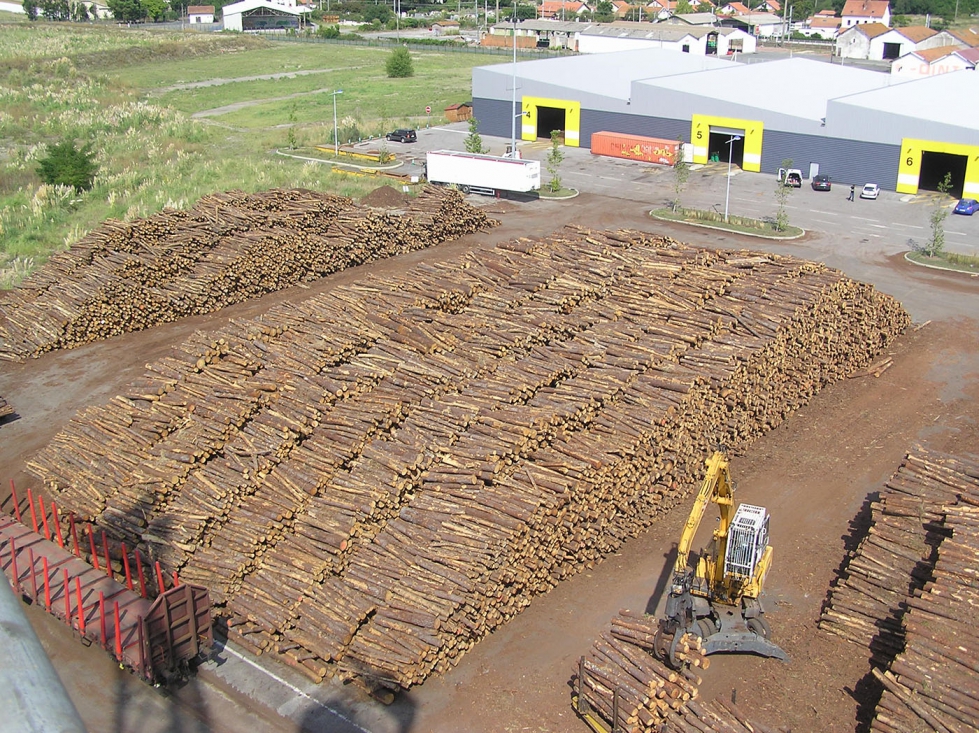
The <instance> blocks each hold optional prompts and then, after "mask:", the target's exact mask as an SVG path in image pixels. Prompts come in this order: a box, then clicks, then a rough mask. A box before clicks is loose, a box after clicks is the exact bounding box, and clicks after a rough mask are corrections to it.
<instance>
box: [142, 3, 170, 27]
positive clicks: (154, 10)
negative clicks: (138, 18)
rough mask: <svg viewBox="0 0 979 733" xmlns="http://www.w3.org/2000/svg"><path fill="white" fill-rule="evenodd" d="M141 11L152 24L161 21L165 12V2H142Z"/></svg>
mask: <svg viewBox="0 0 979 733" xmlns="http://www.w3.org/2000/svg"><path fill="white" fill-rule="evenodd" d="M142 5H143V10H144V11H146V14H147V15H148V16H149V17H150V18H152V19H153V21H154V22H159V21H161V20H163V16H164V14H165V13H166V12H167V0H142Z"/></svg>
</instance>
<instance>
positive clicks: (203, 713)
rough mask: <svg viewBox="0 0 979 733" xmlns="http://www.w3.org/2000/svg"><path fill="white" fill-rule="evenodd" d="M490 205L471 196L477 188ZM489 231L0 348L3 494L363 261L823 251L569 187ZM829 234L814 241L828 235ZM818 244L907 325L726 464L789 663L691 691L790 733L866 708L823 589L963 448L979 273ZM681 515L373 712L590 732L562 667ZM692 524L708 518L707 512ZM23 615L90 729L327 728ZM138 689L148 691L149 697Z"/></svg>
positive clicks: (502, 210)
mask: <svg viewBox="0 0 979 733" xmlns="http://www.w3.org/2000/svg"><path fill="white" fill-rule="evenodd" d="M484 203H486V202H484ZM487 210H488V211H490V212H492V213H494V214H495V215H496V216H497V218H499V219H501V220H502V221H503V226H501V227H499V228H497V229H494V230H492V231H490V232H488V233H486V234H482V235H475V236H471V237H467V238H465V239H463V240H460V241H457V242H453V243H449V244H447V245H443V246H441V247H438V248H435V249H433V250H427V251H424V252H416V253H412V254H411V255H408V256H406V257H403V258H399V259H398V260H391V261H385V262H380V263H375V264H374V265H371V266H367V267H360V268H356V269H353V270H349V271H347V272H344V273H340V274H338V275H336V276H334V277H331V278H327V279H325V280H322V281H319V282H317V283H313V284H311V285H310V286H308V287H298V288H293V289H291V290H289V291H285V292H282V293H277V294H274V295H271V296H267V297H265V298H262V299H261V300H258V301H254V302H251V303H247V304H243V305H241V306H236V307H234V308H229V309H227V310H225V311H222V312H219V313H216V314H213V315H211V316H207V317H200V318H194V319H188V320H187V321H182V322H180V323H175V324H167V325H164V326H161V327H158V328H154V329H151V330H149V331H145V332H142V333H137V334H129V335H127V336H124V337H121V338H118V339H114V340H112V341H108V342H104V343H100V344H91V345H89V346H86V347H83V348H79V349H75V350H73V351H68V352H59V353H53V354H48V355H46V356H44V357H42V358H41V359H37V360H32V361H30V362H28V363H26V364H22V365H19V364H10V363H0V394H2V395H3V396H4V397H5V398H6V399H7V401H8V402H9V403H10V404H11V405H13V406H14V408H15V409H16V410H17V418H16V419H13V420H10V421H8V422H6V423H4V424H3V425H0V466H2V470H0V479H3V482H2V488H0V498H5V496H6V495H7V494H9V491H8V490H7V488H6V487H7V481H6V479H8V478H10V479H14V480H15V481H16V482H17V485H18V486H22V487H27V486H29V485H33V484H32V480H31V479H29V477H28V476H27V475H26V474H25V473H24V471H23V469H24V464H25V461H26V460H27V459H28V458H29V457H30V456H31V455H32V454H33V453H34V452H35V451H37V450H38V449H39V448H41V447H42V446H43V445H45V444H46V443H47V442H48V441H49V440H50V439H51V438H52V437H53V436H54V435H55V434H56V433H57V431H58V430H59V429H60V428H61V427H62V426H63V425H64V424H65V423H66V422H67V421H68V420H69V419H70V418H71V417H72V415H74V413H75V412H76V411H77V410H78V409H80V408H81V407H84V406H86V405H89V404H92V403H99V402H103V401H105V400H107V399H109V398H110V397H111V396H113V395H114V394H116V393H117V392H118V391H119V390H120V389H121V387H122V386H123V385H125V384H126V383H127V382H128V381H130V380H131V379H133V378H134V377H136V376H138V375H139V374H141V373H142V371H143V368H144V365H145V364H146V363H147V362H149V361H152V360H154V359H156V358H158V357H160V356H163V355H165V354H166V353H167V351H168V350H169V347H170V345H171V344H172V343H175V342H178V341H179V340H181V339H183V338H185V337H186V336H188V335H189V334H191V333H192V332H193V331H194V330H196V329H211V328H214V327H216V326H217V325H220V324H221V323H223V322H225V321H226V319H228V318H231V317H235V318H241V317H248V316H253V315H256V314H259V313H261V312H263V311H264V310H265V309H267V308H269V307H270V306H272V305H274V304H276V303H279V302H282V301H285V300H295V299H301V298H305V297H307V296H308V294H309V293H310V292H319V291H322V290H328V289H330V288H332V287H335V286H336V285H337V284H339V283H345V282H349V281H351V280H354V279H357V278H361V277H363V276H364V275H365V274H367V273H369V272H384V271H389V270H390V269H391V268H398V269H403V268H404V267H405V266H407V265H408V264H410V263H412V262H416V261H420V260H423V259H433V258H442V257H449V256H454V255H456V254H458V253H460V252H464V251H466V250H468V249H471V248H473V247H478V246H483V245H485V244H492V243H495V242H497V241H501V240H505V239H510V238H513V237H517V236H533V235H542V234H546V233H548V232H550V231H553V230H554V229H556V228H558V227H560V226H562V225H563V224H565V223H576V224H582V225H585V226H588V227H591V228H595V229H600V228H619V227H628V228H637V229H646V230H650V231H657V232H661V233H667V234H671V235H672V236H675V237H676V238H678V239H682V240H684V241H688V242H691V243H695V244H703V245H704V246H723V247H725V248H752V249H765V250H768V251H780V252H786V253H790V254H797V255H799V256H804V257H810V258H819V257H820V252H821V248H822V244H821V242H820V240H819V236H818V235H813V236H809V237H807V238H806V239H805V240H802V241H799V242H797V243H794V244H791V245H787V244H777V245H769V244H767V243H763V242H761V241H759V240H756V239H747V238H740V237H737V236H732V235H725V236H724V237H717V236H716V235H714V234H712V233H711V232H708V231H705V230H691V229H681V228H671V227H670V226H667V225H662V224H660V223H657V222H652V221H650V220H649V219H648V218H647V217H646V216H645V212H644V209H643V208H642V207H641V205H640V204H637V203H634V202H625V201H622V200H618V199H608V198H603V197H599V196H588V195H582V196H581V197H579V198H578V199H575V200H574V202H572V203H570V204H569V203H563V204H562V203H556V202H544V201H541V202H534V203H529V204H510V203H505V202H504V203H500V202H491V203H488V205H487ZM828 249H829V248H827V250H828ZM834 259H838V258H835V257H834V256H827V257H825V261H827V262H828V263H830V264H832V265H834V266H838V267H841V269H844V271H845V272H846V273H847V274H848V275H850V276H851V277H854V278H857V279H861V280H866V281H868V282H873V283H875V284H878V286H879V287H881V288H882V289H883V290H885V291H886V292H888V293H891V294H893V295H895V296H896V297H898V298H899V299H900V300H902V302H904V303H905V305H906V307H907V308H908V309H909V310H910V312H911V313H912V316H913V317H914V318H915V320H916V321H917V322H918V323H919V325H920V324H921V323H923V322H925V321H929V322H928V323H927V324H926V325H924V326H923V327H920V328H918V329H917V330H912V331H910V332H909V333H908V334H906V335H905V336H903V337H902V338H901V339H899V340H898V341H897V342H896V343H895V344H894V345H893V346H892V348H891V349H890V350H889V353H890V355H891V356H892V357H893V359H894V364H893V366H892V367H891V368H890V369H888V370H887V371H886V372H884V373H883V375H882V376H881V377H879V378H874V377H862V378H853V379H849V380H845V381H843V382H841V383H839V384H836V385H833V386H831V387H830V388H828V389H826V390H824V391H823V392H822V393H821V394H820V395H818V396H817V398H816V399H814V400H813V401H812V403H811V404H810V405H809V406H807V407H805V408H803V409H802V410H800V411H799V412H797V413H796V414H795V415H794V416H792V417H791V418H790V419H789V420H788V421H787V422H786V423H785V424H783V425H782V426H781V427H779V428H778V429H776V430H775V431H773V432H772V433H770V434H769V435H767V436H766V437H764V438H762V439H760V440H758V441H757V442H756V443H755V444H754V445H752V446H751V447H750V449H749V450H748V451H747V452H746V453H745V454H744V455H740V456H736V457H735V458H734V460H733V462H732V472H733V475H734V478H735V481H736V483H737V485H738V490H739V494H738V498H739V500H740V501H745V502H749V503H755V504H762V505H764V506H767V507H768V509H769V511H770V512H771V514H772V517H773V518H772V543H773V545H774V547H775V563H774V568H773V571H772V573H771V575H770V576H769V582H768V585H767V599H766V603H767V608H768V611H769V618H770V620H771V625H772V627H773V629H774V635H775V640H776V641H777V642H778V643H779V644H780V645H782V647H783V648H784V649H785V650H786V651H787V652H788V654H789V656H790V661H789V662H788V663H780V662H776V661H774V660H766V659H759V658H754V657H746V656H727V657H723V656H715V657H712V658H711V667H710V669H709V670H707V671H706V672H705V673H704V682H703V685H702V687H701V693H702V695H703V696H704V697H705V698H708V699H709V698H712V697H715V696H720V695H724V696H731V695H732V694H735V695H736V698H737V702H738V704H739V706H742V707H743V708H744V709H745V710H747V711H750V714H751V715H752V716H754V717H755V718H756V719H757V720H758V721H760V722H763V723H767V724H770V725H779V726H787V727H790V728H791V729H792V730H794V731H854V730H861V725H860V723H859V722H858V721H859V720H860V719H861V718H863V719H865V718H866V715H867V714H868V713H872V708H873V704H874V692H875V690H874V687H873V685H872V684H868V681H867V677H868V670H869V666H868V663H867V657H866V654H865V653H864V651H863V650H860V649H858V648H856V647H854V646H853V645H851V644H848V643H846V642H843V641H841V640H838V639H837V638H836V637H833V636H830V635H828V634H824V633H823V632H820V631H819V630H818V629H817V628H816V620H817V618H818V616H819V612H820V608H821V605H822V604H823V602H824V600H825V598H826V593H827V589H828V588H829V587H830V584H831V583H832V581H833V578H834V577H835V573H836V571H837V568H838V567H839V565H840V562H841V560H842V558H843V556H844V553H845V551H846V547H847V546H848V545H847V543H848V542H849V541H850V533H851V523H852V522H853V520H854V519H855V517H857V516H858V515H859V513H860V511H861V507H862V506H863V505H864V503H865V501H866V500H867V497H868V496H869V495H870V494H872V493H873V492H874V491H875V490H876V489H877V488H879V487H880V486H881V484H882V482H883V481H884V480H885V479H886V478H887V477H888V476H889V475H890V474H891V473H892V472H893V471H894V470H895V469H896V468H897V466H898V465H899V463H900V461H901V459H902V457H903V455H904V453H905V452H906V451H907V450H908V448H909V447H910V446H911V445H912V444H914V443H915V442H925V443H927V444H928V445H929V446H930V447H932V448H935V449H937V450H944V451H949V452H960V453H961V452H971V453H975V452H977V450H976V446H977V425H976V411H975V407H974V405H975V401H976V398H977V397H979V324H977V322H976V320H975V319H974V318H973V317H972V314H979V307H977V306H979V283H977V282H976V281H975V280H965V279H962V278H960V277H958V276H953V275H947V274H942V273H935V272H931V271H921V270H918V269H916V268H913V267H911V266H910V265H908V264H907V263H905V262H904V261H903V260H902V259H899V258H890V259H889V258H887V257H885V256H884V255H883V254H879V255H874V254H873V253H870V254H865V255H863V256H861V257H860V258H854V257H850V258H846V260H845V262H839V261H834ZM685 518H686V517H685V511H677V512H674V513H672V514H671V515H669V516H668V517H666V518H665V519H663V520H661V521H659V522H657V523H656V524H655V525H654V526H653V527H652V528H651V529H650V530H649V531H648V532H646V533H645V534H644V535H642V536H641V537H638V538H636V539H634V540H632V541H630V542H628V543H627V544H626V545H625V546H624V547H623V548H622V550H621V551H620V552H619V553H617V554H616V555H615V556H613V557H610V558H608V559H606V561H605V562H603V563H601V564H600V565H598V566H596V567H595V568H594V569H593V570H592V571H590V572H587V573H583V574H581V575H579V576H577V577H575V578H572V579H571V580H569V581H567V582H565V583H563V584H562V585H561V586H560V587H558V588H557V589H555V590H554V591H552V592H551V593H550V594H548V595H547V596H544V597H541V598H539V599H537V600H535V602H534V603H533V604H532V605H531V607H530V608H529V609H527V610H526V611H525V612H524V613H523V614H521V615H520V616H519V617H518V618H516V619H514V620H513V621H511V622H510V623H508V624H507V625H505V626H504V627H502V628H501V629H499V630H497V632H496V633H494V634H492V635H491V636H490V637H488V638H487V639H485V640H484V641H483V642H481V643H480V644H479V645H477V646H476V647H475V648H474V649H473V650H472V651H471V652H469V653H468V654H467V655H466V656H465V657H464V658H463V659H462V661H461V663H460V664H459V665H458V666H457V667H456V668H455V669H453V670H451V671H450V672H449V673H448V674H446V675H445V676H444V677H443V678H438V679H432V680H429V681H428V682H427V683H426V684H424V685H422V686H421V687H419V688H416V689H414V690H411V691H410V692H408V693H406V694H404V695H402V696H401V697H400V698H399V700H398V701H396V703H395V704H394V705H393V706H392V707H391V708H388V710H387V713H386V714H387V715H388V716H393V717H394V718H395V719H396V720H397V721H398V724H397V726H396V727H397V729H399V730H400V731H401V732H402V733H411V732H414V731H431V732H432V733H441V732H444V733H449V732H450V731H451V732H455V731H472V732H473V733H480V732H482V731H486V732H487V733H489V732H490V731H494V732H497V731H505V732H506V733H516V732H517V731H530V732H531V733H545V732H548V733H549V732H554V733H557V732H559V731H587V730H588V727H587V726H586V725H585V724H584V723H583V722H582V721H581V720H580V719H578V718H577V717H576V715H575V713H574V712H573V711H572V709H571V707H570V688H569V679H570V676H571V673H572V670H573V667H574V664H575V663H576V661H577V659H578V657H579V656H581V655H582V654H584V653H586V652H587V650H588V648H589V646H590V645H591V642H592V640H593V639H594V638H595V637H596V636H597V635H598V634H599V633H600V632H601V631H602V630H603V629H604V628H605V627H606V626H607V624H608V622H609V619H610V618H611V616H612V615H613V614H615V613H616V612H617V611H618V610H619V609H621V608H630V609H633V610H649V611H651V612H652V611H654V610H656V609H657V607H661V604H662V601H663V598H662V591H663V588H664V586H665V583H666V581H667V580H668V576H669V568H670V562H671V560H672V556H671V551H672V549H673V547H674V545H675V543H676V540H677V538H678V536H679V529H680V526H681V524H682V522H683V520H684V519H685ZM705 523H706V522H705ZM29 616H30V618H31V620H32V623H34V625H35V628H37V630H38V633H39V635H40V636H41V637H42V641H43V642H44V644H45V646H46V648H47V649H48V651H49V654H50V655H51V657H52V659H53V660H55V664H56V667H57V668H58V669H59V670H60V671H61V673H62V676H63V678H64V681H65V683H66V686H67V688H68V689H69V692H70V694H71V695H72V698H73V699H74V700H75V702H76V705H78V707H79V709H80V712H81V714H82V717H83V718H84V719H85V721H86V723H87V724H88V725H89V727H90V729H91V730H93V731H94V730H113V731H129V730H133V731H149V730H172V731H178V730H180V731H183V730H194V731H202V732H203V731H211V730H213V731H224V730H241V729H242V727H243V726H244V724H245V723H244V722H243V721H244V720H247V721H248V723H247V725H248V726H249V727H250V728H251V729H252V730H253V731H254V732H255V733H259V731H265V730H268V731H274V730H282V731H293V730H299V729H307V730H329V728H323V727H317V726H312V725H303V724H302V723H300V722H295V719H293V720H288V719H286V718H281V717H278V716H277V715H276V714H275V713H274V712H273V711H270V710H266V709H261V706H258V705H254V704H250V703H248V701H246V700H242V699H241V698H240V697H239V696H238V695H237V694H236V693H234V692H233V691H230V690H222V689H212V688H211V687H210V685H205V684H194V683H192V684H191V685H188V686H187V687H185V688H184V689H182V690H180V691H178V692H177V693H175V694H173V695H170V694H165V693H164V692H163V691H153V692H151V693H147V692H146V690H144V689H143V687H142V686H141V685H140V683H138V682H136V681H135V680H133V679H132V678H131V677H129V676H127V675H125V674H123V673H120V672H119V671H118V669H117V668H116V667H115V666H114V665H113V664H111V661H110V660H109V659H108V657H107V656H106V655H104V654H103V653H102V652H101V651H99V650H96V649H87V648H85V647H83V646H82V645H80V644H79V643H78V642H77V640H75V639H73V638H72V637H71V634H70V632H69V631H68V630H67V629H65V628H64V627H63V626H60V625H59V624H58V623H57V622H55V621H53V620H52V619H49V618H46V617H45V616H44V614H42V613H39V612H37V611H36V610H35V609H29ZM147 700H148V702H147Z"/></svg>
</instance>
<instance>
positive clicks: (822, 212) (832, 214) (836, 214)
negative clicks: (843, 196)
mask: <svg viewBox="0 0 979 733" xmlns="http://www.w3.org/2000/svg"><path fill="white" fill-rule="evenodd" d="M810 211H812V213H813V214H822V215H823V216H839V215H840V214H839V212H836V211H818V210H817V209H810Z"/></svg>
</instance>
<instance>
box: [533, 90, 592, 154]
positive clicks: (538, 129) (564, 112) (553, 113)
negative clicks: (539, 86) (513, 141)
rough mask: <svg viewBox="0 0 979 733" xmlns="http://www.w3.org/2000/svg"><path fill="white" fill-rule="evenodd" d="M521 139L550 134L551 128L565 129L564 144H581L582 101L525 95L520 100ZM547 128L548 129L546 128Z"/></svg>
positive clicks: (573, 145) (575, 145) (576, 145)
mask: <svg viewBox="0 0 979 733" xmlns="http://www.w3.org/2000/svg"><path fill="white" fill-rule="evenodd" d="M520 109H521V111H522V113H523V114H522V115H521V118H520V119H521V123H522V124H521V126H520V139H521V140H536V139H537V138H538V137H539V136H541V135H543V136H545V137H547V136H550V134H551V130H563V131H564V144H565V145H567V146H568V147H569V148H577V147H579V146H580V145H581V102H572V101H571V100H569V99H548V98H547V97H523V98H522V99H521V101H520ZM544 128H546V129H544Z"/></svg>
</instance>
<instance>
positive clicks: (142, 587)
mask: <svg viewBox="0 0 979 733" xmlns="http://www.w3.org/2000/svg"><path fill="white" fill-rule="evenodd" d="M135 555H136V575H138V576H139V593H140V595H141V596H143V598H146V578H144V577H143V561H142V560H140V559H139V550H138V549H137V550H136V552H135Z"/></svg>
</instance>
